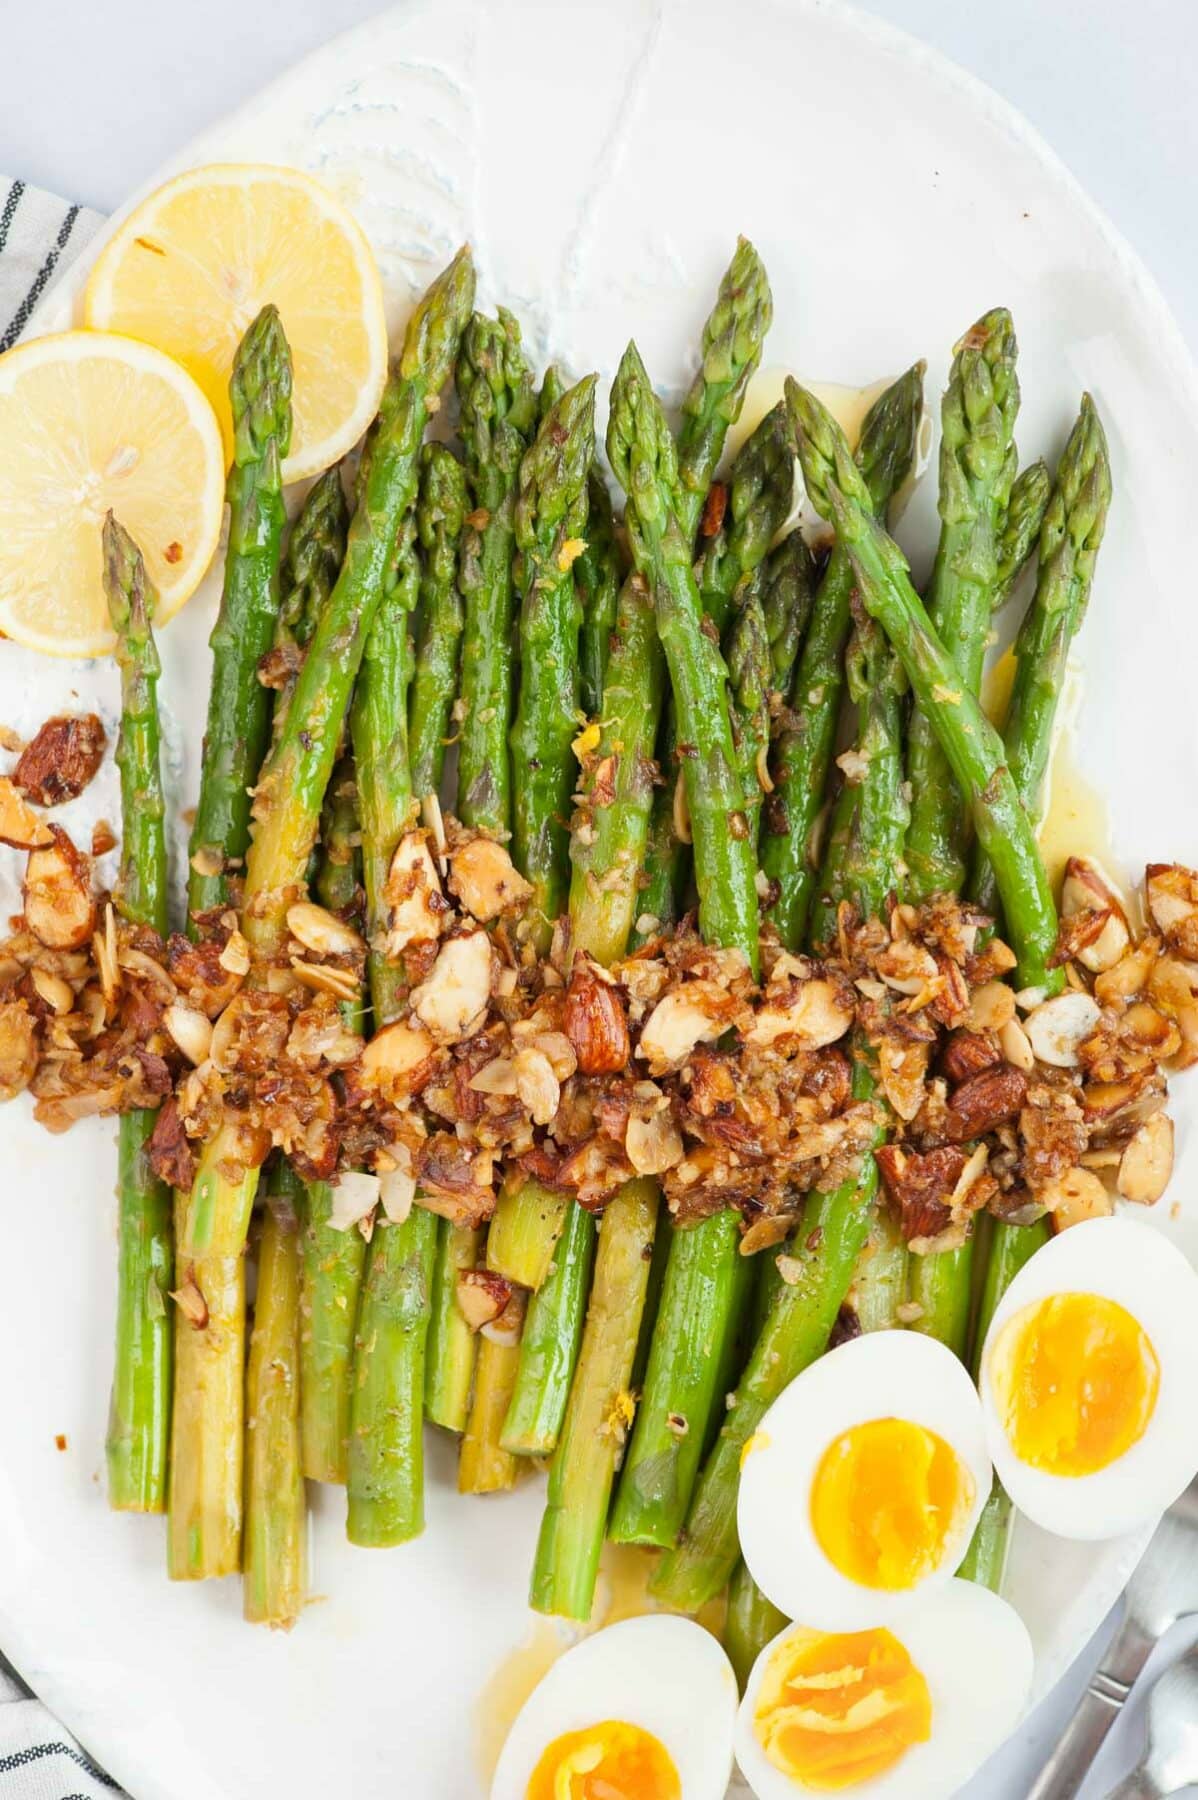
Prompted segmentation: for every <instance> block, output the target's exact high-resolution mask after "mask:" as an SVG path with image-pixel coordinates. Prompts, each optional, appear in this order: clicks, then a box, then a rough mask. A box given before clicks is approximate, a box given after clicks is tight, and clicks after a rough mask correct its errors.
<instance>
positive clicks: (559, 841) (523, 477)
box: [511, 375, 596, 952]
mask: <svg viewBox="0 0 1198 1800" xmlns="http://www.w3.org/2000/svg"><path fill="white" fill-rule="evenodd" d="M595 382H596V377H595V376H593V375H590V376H588V377H587V378H586V380H585V381H580V382H579V383H578V385H577V386H576V387H572V388H571V389H570V390H569V392H568V393H566V394H563V395H562V397H561V399H560V400H559V401H558V402H557V404H556V405H554V406H552V407H551V408H550V409H549V411H548V412H547V413H546V414H545V417H544V420H543V421H542V424H541V427H540V429H539V431H538V432H537V435H536V438H535V440H534V442H533V444H532V446H531V448H530V449H529V450H528V452H527V454H526V455H525V457H524V460H523V462H522V463H521V465H520V477H519V487H518V497H517V500H516V543H517V545H518V547H519V551H520V556H519V562H518V565H517V583H518V586H519V589H520V593H521V606H520V623H519V636H520V666H521V680H520V697H519V703H518V706H517V710H516V718H515V722H514V724H513V726H512V738H511V742H512V757H513V769H514V780H513V807H512V848H513V855H514V859H515V862H516V866H517V868H518V869H519V870H520V872H521V874H522V875H523V876H524V877H525V879H526V880H527V881H529V882H530V883H531V884H532V890H533V893H532V900H531V902H530V906H529V914H528V917H529V918H530V919H531V921H532V926H533V942H534V944H535V945H536V946H537V948H538V949H539V950H540V951H542V952H543V951H545V950H547V949H548V947H549V941H550V938H551V937H552V935H553V926H554V922H555V920H556V919H557V917H558V915H559V913H561V912H562V911H563V910H564V907H565V901H566V893H567V886H568V877H569V869H570V832H569V818H570V810H571V795H572V793H573V791H574V776H575V770H576V764H575V760H574V751H573V747H572V746H573V742H574V738H575V736H576V734H577V732H578V713H579V687H578V639H579V629H580V626H581V610H580V608H579V605H578V599H577V595H576V593H575V586H574V574H573V562H574V558H575V556H576V554H577V552H578V549H579V546H580V544H581V541H582V540H581V536H580V534H581V532H582V529H583V527H584V525H585V523H586V516H587V515H586V509H587V491H586V477H587V471H588V469H589V468H590V466H591V460H592V458H593V456H594V451H595Z"/></svg>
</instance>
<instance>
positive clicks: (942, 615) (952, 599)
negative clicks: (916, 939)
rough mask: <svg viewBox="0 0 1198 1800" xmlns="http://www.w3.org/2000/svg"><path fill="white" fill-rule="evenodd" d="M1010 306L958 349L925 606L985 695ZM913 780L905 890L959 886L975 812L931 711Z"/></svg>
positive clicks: (916, 734) (1003, 457)
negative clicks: (941, 743)
mask: <svg viewBox="0 0 1198 1800" xmlns="http://www.w3.org/2000/svg"><path fill="white" fill-rule="evenodd" d="M1016 355H1017V346H1016V343H1015V330H1014V327H1013V325H1012V323H1011V315H1010V313H1008V312H1007V311H1006V310H1005V308H1003V307H998V308H996V309H995V310H994V311H993V312H988V313H986V314H985V315H984V317H982V318H980V319H979V320H978V321H977V323H976V324H975V325H972V326H971V327H970V329H969V330H968V331H967V332H966V334H965V336H964V337H963V338H962V339H961V342H960V343H959V344H958V345H957V347H956V350H955V352H954V354H953V363H952V369H951V371H950V373H949V379H948V386H947V387H946V389H945V391H944V398H943V400H942V402H941V407H940V421H941V436H940V501H939V504H940V542H939V545H938V547H937V551H936V561H935V563H934V564H933V567H932V579H931V583H930V586H929V588H928V593H927V599H926V602H925V604H926V606H927V612H928V617H929V619H930V620H931V622H932V624H933V626H934V627H935V629H936V631H937V633H938V635H939V637H940V640H941V642H942V643H943V644H944V647H945V649H946V650H947V651H948V653H949V655H950V656H951V658H952V660H953V663H954V665H955V667H956V670H957V678H958V679H959V681H960V682H962V683H963V684H964V686H965V687H966V688H967V689H968V691H969V692H970V693H971V694H972V695H973V696H974V697H975V698H976V697H977V695H978V694H979V692H980V691H981V685H982V664H983V661H984V660H985V655H986V643H987V638H988V636H989V631H990V615H991V613H992V612H993V611H994V606H995V600H996V595H997V588H998V546H999V540H1000V535H1001V530H1002V525H1003V522H1004V519H1005V517H1006V512H1007V504H1008V501H1009V499H1010V494H1011V485H1012V483H1013V481H1014V479H1015V465H1016V450H1015V439H1014V432H1015V419H1016V416H1017V414H1018V412H1019V381H1018V378H1017V376H1016V373H1015V359H1016ZM908 773H909V776H910V780H911V789H912V809H911V830H910V833H909V835H908V839H907V881H906V892H907V895H908V897H909V898H910V899H912V900H915V901H919V900H926V899H928V898H929V897H930V896H931V895H932V894H957V893H960V891H961V887H962V885H963V883H964V880H965V871H966V853H967V850H968V831H969V815H968V810H967V808H966V807H965V806H964V805H963V804H962V801H961V796H960V794H959V792H958V790H957V787H956V783H955V782H954V780H953V777H952V773H951V771H950V769H949V765H948V761H947V759H946V758H945V755H944V752H943V751H942V750H941V748H940V746H939V744H938V743H937V741H936V734H935V732H934V730H933V729H932V725H931V721H930V720H929V719H928V718H927V717H926V716H925V714H924V713H923V712H921V711H920V710H919V708H918V707H917V708H916V710H915V712H914V714H913V715H912V719H911V733H910V747H909V750H908Z"/></svg>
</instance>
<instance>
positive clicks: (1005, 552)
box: [994, 460, 1052, 611]
mask: <svg viewBox="0 0 1198 1800" xmlns="http://www.w3.org/2000/svg"><path fill="white" fill-rule="evenodd" d="M1051 496H1052V476H1051V475H1050V474H1049V473H1048V467H1047V465H1046V464H1045V463H1044V462H1043V461H1042V460H1041V461H1039V462H1034V463H1029V464H1028V466H1027V468H1026V469H1021V470H1020V471H1019V474H1018V475H1017V476H1016V477H1015V483H1014V486H1013V487H1012V489H1011V499H1010V502H1009V504H1008V506H1007V516H1006V518H1005V519H1004V520H1003V527H1002V530H1001V532H1000V533H999V538H998V575H997V580H996V582H995V600H994V607H995V611H997V610H998V609H999V607H1002V606H1005V605H1006V603H1007V601H1008V600H1009V599H1010V597H1011V589H1012V588H1013V587H1014V586H1015V583H1016V582H1017V581H1018V579H1019V577H1020V575H1021V574H1022V572H1023V569H1024V566H1025V565H1026V563H1027V561H1028V559H1029V557H1030V556H1031V554H1032V552H1033V551H1034V550H1035V548H1036V545H1037V543H1038V541H1039V537H1040V528H1041V526H1042V525H1043V523H1044V516H1045V514H1046V513H1047V511H1048V502H1049V500H1050V498H1051Z"/></svg>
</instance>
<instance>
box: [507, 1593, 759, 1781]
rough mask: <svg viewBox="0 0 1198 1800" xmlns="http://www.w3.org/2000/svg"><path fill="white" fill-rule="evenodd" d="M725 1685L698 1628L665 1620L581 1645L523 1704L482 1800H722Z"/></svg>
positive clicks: (712, 1645) (649, 1620)
mask: <svg viewBox="0 0 1198 1800" xmlns="http://www.w3.org/2000/svg"><path fill="white" fill-rule="evenodd" d="M735 1724H736V1677H735V1676H734V1675H733V1673H732V1665H731V1663H730V1662H729V1661H728V1658H727V1657H726V1656H725V1655H724V1652H723V1650H722V1649H721V1648H720V1646H719V1644H717V1642H716V1640H715V1639H714V1638H713V1637H712V1636H710V1634H709V1633H708V1632H706V1631H704V1630H703V1628H702V1626H700V1625H695V1624H693V1623H692V1622H691V1620H689V1619H681V1618H675V1617H673V1616H672V1615H669V1614H666V1613H651V1614H649V1615H648V1616H647V1617H645V1618H639V1619H624V1620H622V1621H621V1622H620V1624H618V1625H609V1626H607V1627H606V1629H605V1630H603V1631H597V1632H596V1633H595V1635H594V1636H593V1637H588V1638H584V1639H583V1640H582V1642H581V1643H580V1644H576V1645H575V1646H574V1648H573V1649H572V1650H567V1652H566V1654H565V1655H564V1656H563V1657H561V1659H560V1660H559V1661H558V1662H556V1663H554V1665H553V1667H552V1668H551V1669H550V1671H549V1673H548V1674H547V1675H546V1676H545V1678H544V1680H543V1681H541V1682H540V1684H539V1685H538V1686H537V1687H536V1688H534V1690H533V1692H532V1693H531V1694H530V1695H529V1697H528V1699H527V1700H526V1701H525V1703H524V1705H523V1707H522V1708H521V1709H520V1712H519V1713H518V1714H517V1717H516V1722H515V1724H514V1725H513V1726H512V1729H511V1731H510V1732H509V1733H508V1737H507V1742H506V1743H505V1744H504V1746H503V1753H502V1755H501V1756H500V1758H499V1764H498V1767H497V1768H496V1770H495V1778H494V1780H493V1781H492V1783H491V1800H606V1797H607V1796H611V1795H619V1796H620V1800H724V1793H725V1791H726V1789H727V1786H728V1780H729V1777H730V1776H731V1773H732V1736H733V1731H734V1729H735Z"/></svg>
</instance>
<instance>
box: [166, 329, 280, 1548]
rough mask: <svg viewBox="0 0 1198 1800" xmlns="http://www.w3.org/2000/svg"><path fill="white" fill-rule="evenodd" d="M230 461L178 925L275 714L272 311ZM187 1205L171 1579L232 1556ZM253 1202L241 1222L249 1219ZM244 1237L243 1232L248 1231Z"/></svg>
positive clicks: (229, 1323) (192, 923) (216, 1257)
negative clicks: (190, 1294)
mask: <svg viewBox="0 0 1198 1800" xmlns="http://www.w3.org/2000/svg"><path fill="white" fill-rule="evenodd" d="M229 399H230V403H231V406H232V412H233V426H234V460H233V467H232V468H231V470H230V471H229V479H228V488H227V492H228V498H229V547H228V552H227V556H226V561H225V583H224V590H223V592H222V595H221V605H220V611H219V613H218V615H217V621H216V625H215V627H214V629H213V633H212V640H211V642H212V652H213V661H212V685H211V689H210V692H209V699H208V722H207V726H206V729H205V737H204V752H203V757H202V759H201V774H200V794H199V799H198V801H197V804H196V816H195V824H194V826H193V828H192V835H191V845H190V855H189V863H188V881H187V930H188V934H189V936H192V937H195V936H196V935H197V933H198V929H199V926H198V919H199V916H200V915H202V914H203V913H204V912H205V911H207V910H208V909H209V908H211V907H216V906H222V905H224V904H225V903H226V901H227V900H228V898H229V881H228V877H229V874H230V872H231V871H234V870H237V869H240V868H241V866H242V864H243V862H244V858H245V854H246V847H247V844H248V842H249V835H250V811H251V801H250V795H251V790H252V787H253V783H254V781H255V780H256V779H257V776H258V772H259V765H260V763H261V760H262V754H263V751H264V749H265V747H266V738H267V734H268V730H269V724H270V717H271V695H270V693H269V691H268V690H267V689H266V688H264V687H263V685H262V683H261V682H260V681H259V679H258V665H259V663H260V661H261V658H262V656H263V655H264V654H265V652H266V651H267V650H268V649H269V647H270V645H271V642H272V639H273V638H274V636H275V633H276V631H277V630H278V614H279V607H280V577H279V570H278V556H279V545H280V541H281V538H282V533H283V526H284V523H285V517H286V515H285V512H284V509H283V495H282V477H281V473H280V468H281V463H282V459H283V457H284V455H285V454H286V451H287V447H288V444H289V442H290V434H291V359H290V352H289V351H288V348H287V342H286V338H285V337H284V335H283V330H282V326H281V325H280V323H279V317H278V313H277V312H276V310H275V308H274V307H271V306H268V307H264V308H263V310H262V312H261V313H259V315H258V317H257V318H256V319H255V320H254V322H253V324H252V325H251V326H250V329H249V330H248V331H247V332H246V335H245V337H244V338H243V339H242V342H241V344H240V345H239V346H238V351H237V355H236V358H235V359H234V366H233V372H232V375H231V378H230V383H229ZM189 1215H190V1208H189V1207H185V1208H183V1209H182V1211H180V1210H179V1209H178V1208H176V1223H177V1226H178V1227H180V1228H177V1229H176V1233H175V1239H176V1244H177V1245H178V1246H179V1247H180V1249H181V1250H182V1249H184V1248H185V1249H186V1251H187V1260H186V1261H185V1262H183V1261H182V1258H181V1266H180V1279H181V1280H182V1279H184V1277H186V1278H187V1279H188V1280H190V1282H191V1283H193V1284H194V1285H195V1286H196V1287H197V1288H198V1289H199V1291H200V1293H201V1294H202V1295H203V1297H204V1301H205V1305H206V1308H207V1320H206V1323H205V1324H204V1325H203V1326H202V1327H197V1326H195V1325H193V1324H192V1323H191V1322H190V1321H189V1320H188V1319H187V1318H186V1316H185V1315H184V1314H183V1312H182V1310H181V1309H180V1310H179V1311H178V1313H177V1316H176V1320H175V1371H174V1376H175V1379H174V1404H173V1412H172V1420H171V1450H170V1494H169V1519H168V1527H167V1567H168V1571H169V1573H170V1575H171V1577H172V1579H174V1580H190V1579H193V1578H198V1577H201V1576H204V1575H208V1574H211V1575H226V1574H230V1573H232V1571H233V1570H235V1569H237V1568H239V1567H240V1562H241V1463H242V1438H243V1432H242V1418H243V1409H244V1393H243V1381H244V1361H245V1319H244V1311H245V1275H244V1270H243V1269H242V1268H241V1250H242V1243H237V1244H235V1245H227V1244H220V1243H216V1244H211V1245H204V1244H201V1243H199V1242H195V1241H193V1240H192V1238H191V1235H190V1228H189V1224H188V1219H189ZM248 1224H249V1211H248V1206H247V1208H246V1210H245V1212H244V1226H245V1227H247V1228H248ZM242 1241H244V1233H243V1239H242Z"/></svg>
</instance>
